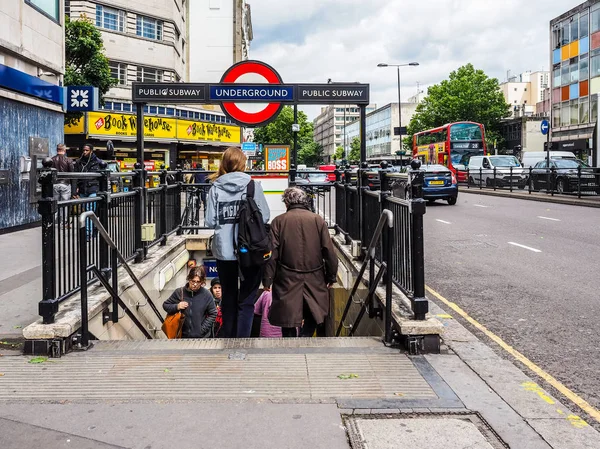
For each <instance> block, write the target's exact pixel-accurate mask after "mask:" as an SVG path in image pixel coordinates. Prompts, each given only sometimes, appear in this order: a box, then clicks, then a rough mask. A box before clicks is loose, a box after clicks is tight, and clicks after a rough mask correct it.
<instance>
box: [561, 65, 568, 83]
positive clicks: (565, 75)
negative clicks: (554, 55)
mask: <svg viewBox="0 0 600 449" xmlns="http://www.w3.org/2000/svg"><path fill="white" fill-rule="evenodd" d="M560 73H561V85H563V86H566V85H567V84H569V80H570V79H571V67H569V64H563V66H562V68H561V70H560Z"/></svg>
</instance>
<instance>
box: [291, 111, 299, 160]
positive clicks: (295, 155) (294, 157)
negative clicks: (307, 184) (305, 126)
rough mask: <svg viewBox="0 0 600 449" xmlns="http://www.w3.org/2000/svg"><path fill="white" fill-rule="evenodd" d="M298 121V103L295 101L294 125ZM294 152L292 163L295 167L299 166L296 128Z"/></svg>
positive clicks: (296, 132) (295, 131) (295, 132)
mask: <svg viewBox="0 0 600 449" xmlns="http://www.w3.org/2000/svg"><path fill="white" fill-rule="evenodd" d="M297 123H298V104H297V103H294V125H296V124H297ZM293 133H294V152H293V153H292V164H293V167H294V168H297V167H298V161H297V157H298V131H297V130H296V129H295V128H294V130H293Z"/></svg>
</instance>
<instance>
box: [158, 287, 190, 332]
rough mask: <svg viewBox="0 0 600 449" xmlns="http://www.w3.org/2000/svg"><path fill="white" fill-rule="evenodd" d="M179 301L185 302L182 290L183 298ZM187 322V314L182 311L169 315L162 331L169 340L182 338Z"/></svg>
mask: <svg viewBox="0 0 600 449" xmlns="http://www.w3.org/2000/svg"><path fill="white" fill-rule="evenodd" d="M179 301H180V302H181V301H183V289H181V296H180V299H179ZM184 322H185V314H184V313H183V312H181V311H179V312H177V313H173V314H171V315H167V317H166V318H165V321H164V322H163V324H162V331H163V332H164V333H165V335H166V336H167V338H168V339H170V340H172V339H176V338H181V335H182V333H183V323H184Z"/></svg>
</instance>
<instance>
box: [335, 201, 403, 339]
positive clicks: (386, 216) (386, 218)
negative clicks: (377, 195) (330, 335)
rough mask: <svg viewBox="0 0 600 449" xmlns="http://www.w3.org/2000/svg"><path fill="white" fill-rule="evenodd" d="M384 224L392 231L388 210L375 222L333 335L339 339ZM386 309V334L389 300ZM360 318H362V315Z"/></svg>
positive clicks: (383, 266)
mask: <svg viewBox="0 0 600 449" xmlns="http://www.w3.org/2000/svg"><path fill="white" fill-rule="evenodd" d="M386 224H387V227H388V228H389V229H392V228H393V227H394V214H392V212H391V211H390V210H388V209H384V210H383V211H382V212H381V215H380V217H379V221H378V222H377V227H376V228H375V232H374V233H373V238H372V239H371V242H370V243H369V246H368V248H367V251H366V257H365V260H364V261H363V264H362V266H361V267H360V270H359V272H358V276H357V277H356V281H354V285H353V286H352V291H351V292H350V295H349V296H348V301H347V302H346V307H345V309H344V313H343V314H342V318H341V319H340V324H339V326H338V328H337V331H336V334H335V335H336V337H339V336H340V333H341V332H342V328H343V327H344V320H345V319H346V317H347V315H348V312H349V311H350V306H351V305H352V304H353V302H354V301H353V298H354V295H355V294H356V291H357V290H358V287H359V286H360V284H361V282H362V278H363V275H364V274H365V271H366V269H367V266H368V265H369V262H371V261H372V260H374V259H375V247H376V246H377V243H378V242H379V239H380V238H381V234H382V233H383V228H384V226H386ZM383 270H387V265H386V264H382V265H381V269H380V273H379V274H380V275H378V276H377V279H378V280H379V279H381V275H383ZM375 285H376V284H375ZM373 287H374V286H372V285H371V286H369V291H370V290H371V288H373ZM373 291H375V289H374V288H373ZM387 303H389V304H387ZM386 308H387V309H389V312H390V313H386V316H385V321H386V332H387V329H389V325H388V323H390V322H391V300H389V299H388V301H386ZM360 316H361V318H362V314H361V315H360ZM352 333H353V332H352ZM387 337H388V336H387V335H386V339H387Z"/></svg>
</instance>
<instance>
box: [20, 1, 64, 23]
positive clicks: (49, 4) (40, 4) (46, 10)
mask: <svg viewBox="0 0 600 449" xmlns="http://www.w3.org/2000/svg"><path fill="white" fill-rule="evenodd" d="M25 3H27V4H28V5H29V6H32V7H33V8H35V9H37V10H38V11H40V12H41V13H42V14H45V15H46V16H48V17H50V18H51V19H52V20H54V21H55V22H60V21H59V20H58V19H59V17H60V1H59V0H25Z"/></svg>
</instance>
